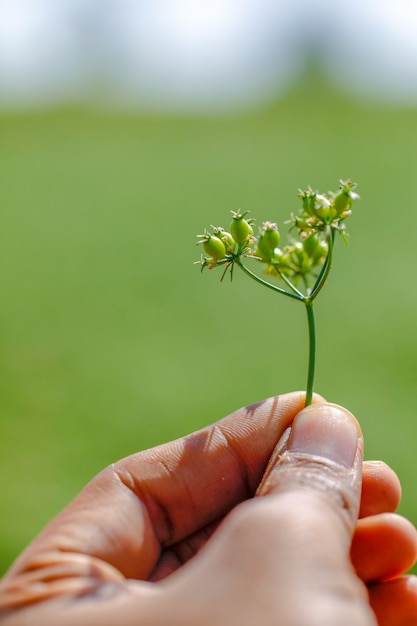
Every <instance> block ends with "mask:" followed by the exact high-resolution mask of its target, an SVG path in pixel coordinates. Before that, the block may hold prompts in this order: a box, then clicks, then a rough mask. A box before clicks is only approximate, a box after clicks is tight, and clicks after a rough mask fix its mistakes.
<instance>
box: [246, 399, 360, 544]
mask: <svg viewBox="0 0 417 626" xmlns="http://www.w3.org/2000/svg"><path fill="white" fill-rule="evenodd" d="M362 459H363V437H362V432H361V429H360V426H359V423H358V422H357V420H356V419H355V418H354V416H353V415H352V414H351V413H349V411H347V410H346V409H344V408H343V407H341V406H338V405H336V404H328V403H317V404H312V405H310V406H308V407H306V408H304V409H302V410H301V411H300V412H299V413H298V414H297V416H296V417H295V419H294V421H293V423H292V425H291V426H290V427H289V428H287V430H286V431H285V432H284V434H283V435H282V437H281V439H280V441H279V442H278V444H277V446H276V448H275V450H274V452H273V454H272V456H271V459H270V461H269V464H268V467H267V469H266V471H265V474H264V477H263V479H262V482H261V484H260V486H259V488H258V491H257V495H261V496H265V495H268V494H284V493H293V494H294V493H296V494H297V499H300V498H301V499H302V498H303V497H307V495H308V494H310V495H313V496H315V497H318V498H320V500H321V502H322V503H323V505H326V508H327V509H331V510H332V511H333V513H334V514H335V515H336V517H337V518H339V520H340V521H342V522H343V524H342V526H343V527H344V531H343V532H345V534H346V540H347V541H348V542H349V543H350V539H351V536H352V534H353V530H354V527H355V524H356V521H357V518H358V511H359V504H360V496H361V479H362Z"/></svg>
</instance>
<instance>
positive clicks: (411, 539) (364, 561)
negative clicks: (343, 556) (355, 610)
mask: <svg viewBox="0 0 417 626" xmlns="http://www.w3.org/2000/svg"><path fill="white" fill-rule="evenodd" d="M351 559H352V563H353V565H354V567H355V569H356V572H357V574H358V576H359V577H360V578H361V579H362V580H364V581H365V582H373V581H384V580H389V579H391V578H395V577H398V576H400V575H401V574H404V573H405V572H407V571H408V570H409V569H410V568H411V567H412V566H413V565H414V563H415V562H416V559H417V530H416V529H415V527H414V526H413V524H412V523H411V522H410V521H409V520H407V519H406V518H404V517H402V516H400V515H397V514H395V513H381V514H379V515H373V516H371V517H366V518H364V519H360V520H359V521H358V523H357V526H356V529H355V534H354V536H353V539H352V546H351Z"/></svg>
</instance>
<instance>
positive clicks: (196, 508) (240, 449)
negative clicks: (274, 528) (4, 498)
mask: <svg viewBox="0 0 417 626" xmlns="http://www.w3.org/2000/svg"><path fill="white" fill-rule="evenodd" d="M304 399H305V394H304V393H303V392H299V393H292V394H286V395H283V396H279V397H274V398H270V399H268V400H265V401H263V402H260V403H257V404H256V405H252V406H248V407H246V408H243V409H240V410H238V411H236V412H235V413H232V414H231V415H229V416H228V417H226V418H224V419H223V420H220V421H219V422H217V423H215V424H212V425H211V426H209V427H207V428H204V429H202V430H200V431H198V432H196V433H193V434H191V435H189V436H187V437H184V438H181V439H179V440H177V441H174V442H170V443H167V444H164V445H162V446H158V447H157V448H154V449H152V450H147V451H144V452H140V453H137V454H135V455H132V456H131V457H128V458H126V459H124V460H122V461H120V462H118V463H116V464H114V465H113V466H111V467H109V468H107V469H106V470H104V471H103V472H101V474H99V475H98V476H97V477H96V478H95V479H94V480H93V481H92V482H91V483H90V484H89V485H88V486H87V487H86V488H85V489H84V490H83V491H82V492H81V493H80V494H79V496H78V497H77V498H76V499H75V500H74V501H73V502H72V503H71V504H70V505H69V506H68V507H67V508H66V509H64V511H63V512H62V513H61V514H60V515H58V516H57V518H55V520H53V522H52V523H51V524H50V525H49V526H48V527H47V528H46V529H45V530H44V531H43V532H42V533H41V534H40V536H39V537H38V538H37V540H35V542H34V543H33V544H32V545H31V546H30V547H29V549H28V550H27V551H26V552H25V553H24V554H23V555H22V557H21V558H20V559H18V561H17V562H16V563H15V565H14V566H13V567H12V569H11V571H10V575H15V574H16V573H18V572H24V571H25V570H26V571H29V570H30V569H31V568H32V567H35V568H39V565H38V563H39V562H42V563H44V564H45V565H44V566H45V567H47V566H48V565H47V564H48V561H49V557H48V555H51V559H55V556H56V553H57V551H58V553H59V554H62V553H66V554H67V555H68V554H77V553H81V554H83V555H85V556H86V557H89V558H91V559H93V560H94V568H95V571H97V569H99V562H100V561H103V562H105V563H107V564H110V565H112V566H113V567H114V568H115V569H116V570H118V571H119V572H121V573H122V574H123V575H124V576H126V577H129V578H146V577H147V576H148V575H149V573H150V572H151V571H152V569H153V567H154V565H155V563H156V562H157V560H158V558H159V555H160V552H161V548H163V547H165V546H169V545H172V544H175V543H176V542H178V541H180V540H181V539H183V538H184V537H186V536H188V535H189V534H192V533H193V532H195V531H197V530H198V529H201V528H203V527H204V526H206V525H207V524H209V523H212V522H213V521H215V520H216V519H219V518H221V517H222V516H223V515H225V513H227V512H228V510H229V509H230V508H232V507H233V506H235V505H236V504H237V503H238V502H240V501H241V500H243V499H245V498H247V497H250V496H251V495H253V493H254V491H255V489H256V486H257V484H258V482H259V480H260V477H261V476H262V472H263V471H264V469H265V466H266V464H267V461H268V458H269V456H270V455H271V452H272V450H273V448H274V446H275V444H276V442H277V440H278V438H279V437H280V435H281V434H282V432H283V431H284V429H285V428H286V427H287V426H288V424H290V423H291V421H292V420H293V418H294V417H295V415H296V414H297V413H298V412H299V411H300V409H301V408H302V407H303V406H304ZM45 555H46V556H45ZM59 575H60V576H64V575H65V568H64V572H62V571H60V574H59ZM73 575H74V574H73V572H72V573H71V576H72V577H73ZM106 575H107V574H106Z"/></svg>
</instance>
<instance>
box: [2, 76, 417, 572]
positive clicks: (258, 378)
mask: <svg viewBox="0 0 417 626" xmlns="http://www.w3.org/2000/svg"><path fill="white" fill-rule="evenodd" d="M416 163H417V110H415V109H414V110H413V109H403V110H398V109H389V108H384V107H380V108H375V107H371V106H366V105H359V104H357V103H354V102H351V101H349V100H348V99H344V98H342V97H340V96H338V95H337V94H335V93H333V92H331V91H329V90H328V89H327V88H326V87H325V86H324V85H321V84H319V85H316V86H315V85H314V83H312V82H308V81H307V82H305V83H303V84H302V85H300V86H299V87H298V89H296V90H294V91H293V93H291V94H290V95H289V96H288V97H287V98H286V99H285V100H283V101H281V102H279V103H277V104H275V105H274V106H271V107H269V108H267V109H265V110H262V111H258V112H256V113H247V114H241V115H237V116H234V117H232V116H228V117H227V116H225V117H217V118H212V119H204V118H198V117H195V118H178V117H177V118H169V117H165V118H158V117H152V116H149V115H147V116H144V115H139V114H137V115H134V114H130V115H129V114H121V113H120V114H117V113H111V112H107V113H104V112H102V113H97V112H96V113H94V112H92V111H88V110H77V109H72V110H56V111H49V112H39V113H32V114H20V115H5V114H3V115H2V116H0V193H1V202H2V207H3V209H2V212H1V229H0V230H1V235H0V236H1V245H0V259H1V267H2V268H3V272H2V278H1V281H0V290H1V307H0V316H1V323H0V329H1V345H0V368H1V371H0V398H1V425H0V472H1V475H2V477H3V481H2V488H1V490H0V510H1V511H2V515H1V516H0V573H1V572H3V571H4V570H5V569H6V567H7V566H8V565H9V564H10V562H11V561H12V559H13V558H14V557H15V556H16V555H17V554H18V552H19V551H20V550H21V549H22V548H23V547H24V546H25V545H26V544H27V542H28V541H29V540H30V539H31V538H32V537H33V536H34V535H35V534H36V533H37V532H38V531H39V530H40V529H41V528H42V526H43V525H44V524H45V523H46V522H47V521H48V520H49V519H50V518H51V517H52V516H53V515H54V514H55V513H56V512H57V511H58V510H60V509H61V508H62V507H63V506H64V505H65V504H66V503H67V502H68V501H69V500H70V499H71V498H72V497H73V496H74V495H75V494H76V493H77V492H78V491H79V489H80V488H81V487H82V486H83V485H84V484H85V483H86V482H87V481H88V480H89V479H90V478H91V477H92V476H93V475H94V474H95V473H97V472H98V471H99V470H100V469H101V468H102V467H103V466H105V465H107V464H109V463H111V462H113V461H115V460H116V459H118V458H120V457H122V456H125V455H128V454H130V453H132V452H134V451H136V450H138V449H141V448H145V447H148V446H151V445H155V444H158V443H160V442H163V441H165V440H168V439H171V438H173V437H177V436H180V435H182V434H184V433H186V432H189V431H191V430H193V429H196V428H199V427H202V426H203V425H205V424H206V423H208V422H212V421H214V420H216V419H218V418H220V417H222V416H223V415H225V414H227V413H228V412H230V411H232V410H233V409H235V408H237V407H240V406H242V405H244V404H247V403H251V402H254V401H256V400H259V399H261V398H264V397H267V396H270V395H273V394H276V393H280V392H285V391H289V390H293V389H299V388H304V386H305V374H306V371H305V370H306V345H305V342H306V328H305V326H306V324H305V319H304V316H305V313H304V310H303V307H301V306H299V305H297V303H294V302H291V301H286V300H285V299H281V300H280V299H277V298H276V297H275V296H274V294H272V293H270V292H267V290H262V289H261V288H260V287H258V286H257V285H255V284H253V283H249V282H248V281H247V279H246V278H245V277H244V276H239V275H236V280H235V281H234V282H233V283H232V284H231V285H230V284H229V283H228V281H225V282H224V283H222V284H220V283H219V274H218V273H216V272H212V273H207V274H205V275H203V276H201V275H200V272H199V270H198V268H197V267H195V266H193V261H194V260H195V259H197V258H198V257H199V250H198V249H196V248H195V235H196V234H197V233H200V232H202V230H203V229H204V227H205V226H207V225H209V224H210V223H214V224H224V225H226V224H227V222H228V219H229V215H230V214H229V211H230V210H231V209H236V208H238V207H241V208H242V209H249V210H251V213H252V215H253V216H254V217H257V218H258V220H259V221H263V220H264V219H272V220H276V221H278V222H281V223H282V221H283V220H284V219H286V218H287V217H288V215H289V213H290V211H292V210H296V209H297V208H298V200H297V189H298V187H306V186H307V185H308V184H311V185H312V186H313V187H315V188H320V189H322V190H327V189H331V188H334V187H335V186H336V185H337V182H338V179H339V178H348V177H351V178H352V179H354V180H357V181H358V183H359V188H358V191H359V192H360V194H361V197H362V199H361V201H360V203H358V204H357V205H356V206H355V212H354V216H353V217H352V218H351V220H350V221H351V224H349V226H350V228H349V230H350V233H351V245H350V247H348V248H346V247H345V246H343V244H342V243H341V242H339V243H338V246H337V249H336V251H335V261H334V271H333V273H332V274H331V276H330V281H329V284H328V286H327V287H326V289H325V291H324V293H323V294H322V295H321V297H320V300H319V302H318V303H317V318H318V364H317V384H316V388H317V391H319V392H320V393H322V394H323V395H325V396H326V397H327V398H328V399H329V400H331V401H334V402H338V403H341V404H343V405H345V406H347V407H348V408H349V409H351V410H352V411H353V412H354V413H355V414H356V415H357V417H358V418H359V420H360V421H361V423H362V426H363V429H364V432H365V436H366V456H367V457H368V458H374V457H376V458H383V459H384V460H386V461H387V462H389V463H390V464H391V465H392V466H393V467H394V468H395V470H396V471H397V472H398V474H399V475H400V478H401V480H402V483H403V489H404V496H403V503H402V506H401V511H402V512H403V513H404V514H406V515H408V516H409V517H410V518H411V519H412V520H413V521H414V522H415V523H417V494H416V493H415V486H414V476H415V471H416V468H415V457H416V449H417V437H416V435H417V426H416V410H415V404H416V403H415V390H416V382H415V372H416V364H417V333H416V332H415V327H416V321H415V320H416V310H417V292H416V289H415V267H416V261H415V237H416V235H415V233H416V227H417V212H416V209H415V172H416Z"/></svg>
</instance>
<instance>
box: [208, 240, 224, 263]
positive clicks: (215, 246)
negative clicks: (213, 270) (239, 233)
mask: <svg viewBox="0 0 417 626" xmlns="http://www.w3.org/2000/svg"><path fill="white" fill-rule="evenodd" d="M203 248H204V251H205V253H206V254H208V255H209V256H210V257H213V259H215V260H216V261H218V260H219V259H224V257H225V256H226V248H225V245H224V243H223V241H222V240H221V239H219V238H218V237H216V236H215V235H209V236H208V237H207V239H206V240H205V241H204V242H203Z"/></svg>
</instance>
